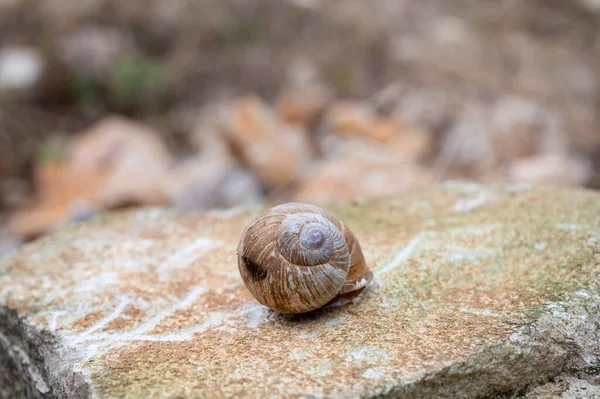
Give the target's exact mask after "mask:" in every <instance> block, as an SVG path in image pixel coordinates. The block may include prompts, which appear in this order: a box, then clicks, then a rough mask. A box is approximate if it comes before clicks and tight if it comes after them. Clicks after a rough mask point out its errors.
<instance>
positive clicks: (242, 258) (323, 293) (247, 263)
mask: <svg viewBox="0 0 600 399" xmlns="http://www.w3.org/2000/svg"><path fill="white" fill-rule="evenodd" d="M353 251H354V252H355V254H354V255H355V256H354V257H353V256H352V255H353ZM356 251H358V252H356ZM352 257H353V258H355V259H358V260H359V261H360V262H362V266H365V265H364V259H363V257H362V252H360V246H359V245H358V243H357V242H355V239H354V236H353V235H352V233H351V232H350V231H349V230H348V229H347V228H346V227H345V226H344V224H343V223H342V222H341V221H339V220H338V219H337V218H336V217H334V216H333V215H331V214H330V213H329V212H327V211H325V210H324V209H321V208H319V207H317V206H314V205H308V204H299V203H290V204H284V205H279V206H276V207H273V208H271V209H269V210H267V211H266V212H264V213H262V214H261V215H259V216H258V217H257V218H256V219H255V220H254V221H253V222H252V223H251V224H250V225H249V226H248V227H247V228H246V229H245V231H244V233H243V235H242V238H241V240H240V244H239V246H238V267H239V270H240V274H241V276H242V279H243V281H244V284H245V285H246V287H247V288H248V290H249V291H250V292H251V293H252V295H253V296H254V297H255V298H256V299H257V300H258V301H259V302H261V303H262V304H264V305H265V306H267V307H269V308H271V309H274V310H276V311H278V312H280V313H303V312H308V311H311V310H314V309H317V308H319V307H321V306H323V305H325V304H326V303H328V302H330V301H331V300H332V299H333V298H335V297H336V296H337V295H339V294H341V293H342V292H345V291H348V290H351V289H356V288H360V287H359V286H358V285H357V284H356V281H351V282H350V283H349V280H348V278H349V272H350V269H351V264H352V262H351V258H352ZM360 262H359V263H360ZM364 269H365V270H367V272H368V269H366V266H365V267H364ZM361 270H362V269H361ZM360 274H361V276H362V277H365V273H364V272H363V273H360ZM366 277H368V278H367V279H366V280H365V279H364V278H363V280H364V281H363V284H364V283H366V282H367V281H368V279H369V278H370V272H369V273H368V276H366ZM348 287H351V289H348Z"/></svg>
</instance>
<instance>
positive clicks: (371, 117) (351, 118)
mask: <svg viewBox="0 0 600 399" xmlns="http://www.w3.org/2000/svg"><path fill="white" fill-rule="evenodd" d="M326 122H327V123H328V126H329V129H331V131H332V132H333V133H334V134H339V135H342V136H343V135H359V136H364V137H367V138H370V139H374V140H379V141H388V140H391V139H393V138H394V137H396V136H397V135H399V134H400V133H401V131H402V126H401V125H400V124H399V123H398V122H397V121H396V120H394V119H391V118H381V117H379V116H377V115H376V113H375V111H374V110H373V109H372V108H370V107H369V106H367V105H366V104H358V103H352V102H340V103H337V104H335V105H333V106H332V107H331V108H330V110H329V111H328V113H327V116H326Z"/></svg>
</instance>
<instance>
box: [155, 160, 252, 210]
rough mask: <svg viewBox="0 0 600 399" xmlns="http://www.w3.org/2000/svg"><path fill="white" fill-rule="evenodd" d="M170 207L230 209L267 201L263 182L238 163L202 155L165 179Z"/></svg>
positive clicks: (184, 163) (183, 162)
mask: <svg viewBox="0 0 600 399" xmlns="http://www.w3.org/2000/svg"><path fill="white" fill-rule="evenodd" d="M165 193H166V194H167V196H168V197H169V199H170V200H169V202H170V204H172V205H174V206H176V207H178V208H186V209H210V208H228V207H235V206H241V205H249V204H259V203H261V202H262V201H263V196H262V186H261V184H260V180H259V179H258V178H257V177H256V176H254V175H252V174H251V173H250V172H248V171H247V170H246V169H244V168H242V167H240V165H238V164H237V162H235V160H233V159H230V158H227V157H222V156H219V155H218V154H217V155H216V156H215V155H214V154H208V153H204V154H200V155H198V156H196V157H192V158H190V159H187V160H183V161H181V162H180V163H179V164H177V165H176V166H175V167H174V168H173V169H172V170H171V171H170V172H169V177H168V178H167V179H166V180H165Z"/></svg>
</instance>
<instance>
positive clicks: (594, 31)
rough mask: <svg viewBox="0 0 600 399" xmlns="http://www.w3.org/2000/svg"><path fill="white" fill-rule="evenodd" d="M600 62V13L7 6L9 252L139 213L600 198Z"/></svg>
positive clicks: (461, 0) (1, 115)
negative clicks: (536, 191)
mask: <svg viewBox="0 0 600 399" xmlns="http://www.w3.org/2000/svg"><path fill="white" fill-rule="evenodd" d="M599 67H600V1H599V0H531V1H527V2H524V1H519V0H494V1H465V0H437V1H433V0H420V1H416V0H412V1H410V0H377V1H360V0H327V1H325V0H253V1H242V0H173V1H164V0H147V1H141V0H140V1H134V0H128V1H118V0H79V1H67V0H43V1H42V0H40V1H35V0H0V256H2V254H6V253H8V252H9V251H11V250H13V249H15V248H17V247H18V246H19V245H21V244H22V243H24V242H27V241H28V240H31V239H34V238H36V237H39V236H41V235H43V234H45V233H47V232H50V231H54V230H56V229H59V228H61V227H62V226H65V225H66V224H69V223H73V222H76V221H79V220H83V219H86V218H88V217H90V216H92V215H96V214H98V213H101V212H104V211H106V210H110V209H117V208H123V207H129V206H155V205H158V206H164V205H166V206H175V207H179V208H186V209H214V208H228V207H234V206H240V205H247V204H274V203H280V202H284V201H305V202H313V203H326V202H330V201H341V200H350V199H353V198H358V197H367V198H376V197H385V196H390V195H394V194H398V193H402V192H406V191H409V190H414V189H419V188H422V187H425V186H427V185H430V184H433V183H436V182H441V181H444V180H448V179H468V180H473V181H479V182H485V183H504V182H508V183H515V184H530V183H547V184H558V185H563V186H578V187H589V188H593V189H597V188H598V187H600V177H599V176H600V173H599V172H600V130H599V125H598V122H599V119H600V113H599V111H600V98H599V95H600V90H599V77H600V74H599V71H600V69H599ZM565 211H568V210H565Z"/></svg>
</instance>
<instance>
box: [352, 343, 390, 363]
mask: <svg viewBox="0 0 600 399" xmlns="http://www.w3.org/2000/svg"><path fill="white" fill-rule="evenodd" d="M388 359H389V354H388V352H387V351H386V350H385V349H383V348H379V347H376V346H364V347H361V348H358V349H355V350H353V351H352V352H350V353H349V354H348V357H347V358H346V360H347V361H348V362H353V363H355V364H362V363H363V362H364V363H370V364H373V363H375V364H376V363H381V362H386V361H387V360H388Z"/></svg>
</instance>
